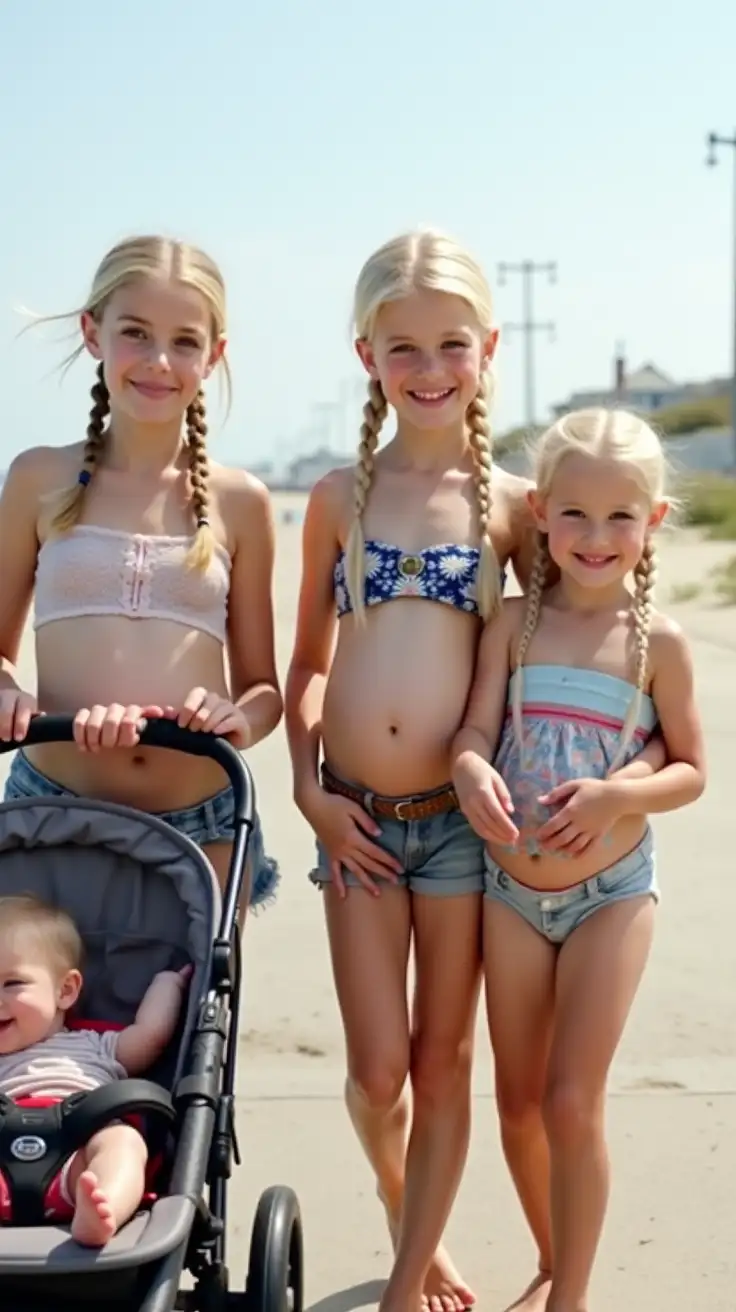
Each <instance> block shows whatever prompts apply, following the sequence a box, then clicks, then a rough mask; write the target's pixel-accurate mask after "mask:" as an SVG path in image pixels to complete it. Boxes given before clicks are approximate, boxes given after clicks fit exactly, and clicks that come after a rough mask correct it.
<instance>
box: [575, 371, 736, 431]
mask: <svg viewBox="0 0 736 1312" xmlns="http://www.w3.org/2000/svg"><path fill="white" fill-rule="evenodd" d="M729 388H730V380H729V379H725V378H712V379H710V380H709V381H707V382H700V383H678V382H675V381H674V379H672V378H670V377H669V375H668V374H666V373H664V371H663V370H662V369H660V368H658V366H657V365H655V364H652V363H650V362H648V363H646V364H643V365H642V366H641V367H640V368H639V369H634V370H633V372H632V373H627V371H626V361H625V360H624V358H623V356H621V355H618V356H616V359H615V361H614V375H613V386H612V387H603V388H596V389H590V390H586V391H581V392H572V393H571V395H570V396H568V398H567V400H565V401H561V402H560V403H559V404H557V405H554V406H552V414H553V415H554V417H555V419H559V417H560V416H561V415H565V414H568V413H569V411H570V410H582V409H585V408H586V407H587V406H598V405H602V406H615V405H623V406H626V407H627V408H628V409H630V410H636V411H638V412H639V413H641V414H656V413H657V411H658V410H663V409H664V408H665V407H666V406H671V405H680V404H682V403H683V402H689V401H691V402H697V401H707V400H712V399H713V398H714V397H720V396H727V395H728V393H729Z"/></svg>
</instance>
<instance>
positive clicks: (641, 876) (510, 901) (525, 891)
mask: <svg viewBox="0 0 736 1312" xmlns="http://www.w3.org/2000/svg"><path fill="white" fill-rule="evenodd" d="M485 863H486V877H485V895H486V897H487V898H489V899H490V900H491V901H493V902H503V904H504V906H507V907H511V909H512V911H516V912H517V913H518V914H519V915H520V916H523V918H524V920H526V922H527V924H529V925H531V927H532V929H536V931H537V933H538V934H541V935H542V937H543V938H546V939H548V940H549V942H550V943H564V941H565V939H566V938H568V937H569V936H570V934H572V932H573V930H574V929H577V927H578V925H582V923H583V921H584V920H587V919H588V917H589V916H592V915H595V913H596V911H600V909H601V907H607V906H610V904H611V903H613V902H624V901H626V900H628V899H629V898H632V897H644V896H646V895H647V894H648V895H649V896H650V897H651V898H653V899H654V901H655V902H659V899H660V893H659V886H658V884H657V874H656V867H655V860H654V842H653V837H652V831H651V829H647V832H646V833H645V835H644V837H643V838H642V840H641V842H640V843H638V844H637V846H636V847H635V848H634V849H633V851H631V852H628V853H627V854H626V856H622V857H621V860H620V861H616V863H615V864H614V865H612V866H608V868H607V869H606V870H601V872H600V874H597V875H592V876H591V878H590V879H586V880H584V881H583V883H581V884H573V885H572V887H570V888H563V889H560V890H559V891H557V892H549V891H545V890H542V889H536V888H530V887H529V886H528V885H526V884H520V883H519V882H518V880H516V879H512V878H511V875H507V873H506V871H505V870H502V869H501V867H500V866H499V865H497V864H496V862H495V861H493V860H492V859H491V857H489V856H488V854H487V853H486V856H485Z"/></svg>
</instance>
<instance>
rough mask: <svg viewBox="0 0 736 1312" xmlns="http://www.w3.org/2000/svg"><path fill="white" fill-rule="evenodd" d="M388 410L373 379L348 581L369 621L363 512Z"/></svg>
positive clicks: (356, 607) (361, 617) (360, 616)
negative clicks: (366, 609)
mask: <svg viewBox="0 0 736 1312" xmlns="http://www.w3.org/2000/svg"><path fill="white" fill-rule="evenodd" d="M387 414H388V405H387V403H386V397H385V396H384V393H383V388H382V387H381V384H380V383H379V382H377V381H376V380H375V379H371V381H370V382H369V384H368V400H367V401H366V403H365V405H364V406H363V423H362V425H361V429H360V445H359V447H358V463H357V465H356V468H355V487H354V491H353V522H352V524H351V526H350V532H349V533H348V539H347V542H346V544H345V582H346V584H347V590H348V595H349V597H350V603H351V605H352V608H353V612H354V614H355V617H356V619H357V620H358V621H359V623H364V622H365V598H364V587H365V537H364V536H363V514H364V512H365V507H366V503H367V501H368V493H369V491H370V487H371V480H372V478H373V465H374V459H373V458H374V456H375V453H376V447H377V446H378V438H379V436H380V432H381V429H382V427H383V424H384V422H385V419H386V415H387Z"/></svg>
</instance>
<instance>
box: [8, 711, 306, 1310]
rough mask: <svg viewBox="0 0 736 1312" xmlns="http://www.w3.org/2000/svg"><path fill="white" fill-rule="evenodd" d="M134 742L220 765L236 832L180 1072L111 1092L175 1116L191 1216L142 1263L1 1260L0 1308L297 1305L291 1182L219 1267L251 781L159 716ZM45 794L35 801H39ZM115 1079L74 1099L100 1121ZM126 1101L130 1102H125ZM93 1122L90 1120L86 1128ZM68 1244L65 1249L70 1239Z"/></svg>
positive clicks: (48, 722) (36, 730)
mask: <svg viewBox="0 0 736 1312" xmlns="http://www.w3.org/2000/svg"><path fill="white" fill-rule="evenodd" d="M72 724H73V722H72V718H71V717H70V716H39V717H37V718H35V719H34V720H33V721H32V723H31V727H30V729H29V732H28V735H27V737H26V739H25V742H24V743H18V742H11V743H5V742H0V753H7V752H9V751H15V750H17V749H18V748H20V747H22V746H26V745H32V744H37V743H50V742H72V741H73V730H72ZM141 745H142V746H146V747H159V748H167V749H171V750H175V751H180V752H186V753H189V754H190V755H194V756H208V757H211V758H212V759H213V760H214V761H216V762H217V763H218V764H219V765H220V766H221V767H222V769H223V770H225V771H226V773H227V775H228V777H229V779H230V782H231V784H232V787H233V794H234V809H235V820H234V824H235V838H234V843H233V850H232V857H231V861H230V868H229V872H228V881H227V888H226V892H225V896H224V901H223V905H222V912H221V919H220V924H219V930H218V932H217V936H216V938H215V941H214V945H213V951H212V955H211V970H210V977H209V981H208V984H207V987H206V989H205V990H204V991H201V992H200V997H201V999H202V1001H201V1005H200V1008H199V1014H198V1017H197V1020H196V1024H195V1025H194V1027H193V1029H192V1032H191V1035H190V1040H189V1045H188V1049H187V1052H186V1057H185V1061H184V1065H183V1069H182V1073H181V1076H180V1078H179V1079H178V1080H177V1081H176V1083H175V1085H174V1087H173V1089H172V1092H171V1093H170V1094H169V1092H168V1091H164V1090H162V1088H161V1086H160V1085H155V1084H151V1083H149V1082H148V1081H145V1080H130V1081H120V1082H119V1085H120V1090H119V1092H122V1093H123V1094H124V1093H125V1089H126V1087H127V1091H128V1094H129V1096H130V1097H131V1098H132V1099H133V1105H138V1106H140V1107H142V1108H146V1107H147V1108H148V1109H149V1110H151V1111H153V1113H154V1116H155V1115H156V1113H157V1112H158V1113H159V1116H160V1115H163V1118H164V1122H165V1124H164V1127H163V1128H164V1131H167V1130H168V1133H170V1134H172V1131H171V1123H172V1122H173V1121H174V1120H175V1121H176V1123H177V1124H176V1130H175V1132H173V1134H172V1138H173V1141H174V1146H173V1154H172V1158H171V1169H170V1172H169V1174H168V1185H167V1187H166V1188H165V1189H164V1190H163V1196H164V1197H167V1196H171V1197H172V1198H173V1197H175V1196H180V1197H181V1196H183V1197H184V1198H185V1199H188V1200H190V1201H191V1203H192V1205H193V1209H194V1210H193V1220H192V1224H191V1227H190V1228H189V1229H187V1231H186V1232H185V1233H179V1232H177V1233H176V1234H172V1237H171V1247H170V1249H169V1250H168V1251H166V1252H163V1253H162V1254H161V1256H160V1258H159V1260H158V1261H156V1262H154V1263H149V1264H147V1266H146V1268H145V1269H143V1268H140V1267H139V1268H136V1267H135V1266H131V1264H130V1261H129V1260H128V1262H127V1263H126V1264H124V1265H123V1264H121V1265H118V1264H117V1263H115V1262H114V1261H113V1262H111V1263H110V1264H108V1263H106V1262H105V1261H104V1260H101V1258H102V1257H103V1256H104V1250H102V1253H101V1254H100V1253H99V1252H98V1250H85V1249H81V1248H80V1249H78V1252H79V1261H78V1262H74V1261H73V1262H72V1263H71V1265H70V1266H69V1265H68V1266H67V1267H65V1268H64V1269H63V1270H59V1271H54V1272H53V1274H52V1273H51V1271H49V1270H47V1269H45V1268H44V1267H43V1266H41V1267H40V1269H39V1270H36V1269H35V1268H34V1269H33V1271H31V1270H24V1271H18V1272H17V1274H16V1272H15V1271H14V1270H12V1269H10V1268H8V1267H4V1266H3V1264H2V1263H0V1308H2V1312H84V1309H85V1308H86V1307H94V1308H95V1309H96V1312H97V1310H98V1309H99V1308H100V1307H101V1305H102V1304H103V1302H104V1304H105V1305H106V1306H107V1307H108V1308H109V1309H110V1312H174V1309H182V1310H183V1312H302V1307H303V1235H302V1221H301V1214H300V1209H299V1203H298V1199H297V1197H296V1195H295V1194H294V1192H293V1191H292V1190H291V1189H289V1188H287V1187H286V1186H275V1187H273V1188H271V1189H267V1190H266V1191H265V1192H264V1193H263V1194H262V1195H261V1197H260V1200H259V1203H258V1206H257V1210H256V1215H255V1220H254V1223H253V1228H252V1233H251V1244H250V1257H249V1267H248V1275H247V1281H246V1289H245V1291H244V1292H242V1293H239V1292H234V1291H231V1290H230V1289H229V1273H228V1268H227V1264H226V1225H227V1187H228V1180H229V1178H230V1175H231V1172H232V1165H233V1160H234V1161H235V1163H236V1164H238V1165H239V1164H240V1156H239V1152H238V1144H237V1138H236V1132H235V1062H236V1050H237V1038H238V1015H239V1000H240V999H239V995H240V985H241V943H240V932H239V929H238V925H237V910H238V904H239V900H240V893H241V888H242V884H243V879H244V874H245V869H246V860H247V855H248V843H249V839H250V834H251V831H252V828H253V820H254V807H255V797H254V789H253V781H252V778H251V775H250V771H249V769H248V766H247V765H246V763H245V761H244V760H243V758H242V757H241V756H240V754H239V753H238V752H237V751H236V750H235V749H234V748H233V747H232V746H231V745H230V744H229V743H228V742H227V741H225V740H224V739H223V738H219V737H217V736H215V735H212V734H204V733H193V732H191V731H189V730H185V729H181V728H179V727H178V725H176V724H174V723H173V722H171V721H167V720H159V721H156V720H152V721H150V722H149V723H148V725H147V726H146V728H145V729H144V731H143V733H142V735H141ZM45 800H47V799H43V798H41V799H38V801H39V803H40V804H43V803H44V801H45ZM92 805H96V806H101V804H98V803H94V804H92ZM111 809H112V808H111ZM115 810H116V811H117V812H119V813H120V814H124V812H129V814H130V815H131V816H132V817H135V816H140V815H141V814H142V813H139V812H134V811H132V810H131V809H130V808H120V807H117V808H115ZM172 832H173V831H172ZM116 1088H117V1086H115V1085H113V1086H106V1087H105V1088H103V1089H100V1090H95V1091H94V1092H93V1093H91V1094H89V1095H83V1099H84V1098H85V1097H86V1098H88V1099H90V1100H95V1099H97V1101H98V1103H100V1105H101V1107H102V1110H103V1114H102V1123H107V1122H108V1121H109V1120H110V1119H111V1118H112V1117H111V1108H112V1110H114V1111H115V1113H116V1115H117V1116H118V1117H119V1116H120V1113H121V1107H120V1099H119V1098H117V1099H116V1097H115V1090H116ZM75 1100H76V1103H75ZM67 1102H69V1103H72V1104H73V1107H72V1108H70V1111H71V1119H72V1120H73V1119H74V1116H75V1108H76V1107H78V1106H79V1105H80V1096H79V1095H73V1098H72V1099H68V1100H67ZM63 1106H64V1105H63V1104H62V1108H63ZM126 1106H127V1108H128V1109H129V1110H132V1105H131V1103H130V1102H128V1103H127V1104H126ZM93 1109H94V1104H93V1105H92V1107H91V1108H90V1110H93ZM60 1115H61V1113H60ZM1 1116H2V1112H0V1117H1ZM99 1124H100V1122H99V1118H98V1125H97V1128H99ZM156 1128H157V1127H156V1125H154V1127H153V1129H154V1130H155V1129H156ZM158 1128H161V1127H160V1126H159V1127H158ZM80 1141H81V1140H80ZM4 1169H5V1168H4ZM129 1224H132V1222H131V1223H129ZM3 1229H5V1227H3ZM70 1246H72V1247H75V1248H76V1246H74V1245H72V1244H71V1241H70ZM85 1255H86V1256H85ZM185 1271H186V1272H189V1273H191V1275H192V1276H193V1278H194V1288H193V1289H192V1290H186V1291H182V1290H181V1289H180V1282H181V1277H182V1274H183V1273H184V1272H185Z"/></svg>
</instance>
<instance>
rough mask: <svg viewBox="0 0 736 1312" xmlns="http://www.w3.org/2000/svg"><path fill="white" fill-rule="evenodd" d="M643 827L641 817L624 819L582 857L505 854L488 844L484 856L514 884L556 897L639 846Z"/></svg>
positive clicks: (502, 849)
mask: <svg viewBox="0 0 736 1312" xmlns="http://www.w3.org/2000/svg"><path fill="white" fill-rule="evenodd" d="M646 827H647V821H646V819H645V818H644V817H643V816H640V815H627V816H624V817H623V818H622V819H621V820H619V822H618V824H616V825H614V827H613V829H612V830H611V832H610V834H607V835H606V838H605V840H604V841H603V842H602V843H596V844H595V846H594V848H593V850H592V852H584V853H583V854H582V856H570V857H560V856H553V855H551V854H550V855H544V856H531V855H530V854H528V853H525V852H509V851H507V850H506V849H505V848H502V847H499V846H498V845H496V844H489V845H488V852H489V855H490V856H491V858H492V860H493V861H495V862H496V864H497V865H499V866H500V867H501V869H502V870H505V871H506V874H507V875H511V878H512V879H515V880H517V882H518V883H520V884H526V885H527V887H528V888H533V889H537V890H539V891H540V892H545V893H559V892H562V890H563V889H566V888H571V887H572V886H573V884H582V883H583V882H584V881H585V880H586V879H591V878H592V877H593V875H600V874H601V873H602V872H603V871H604V870H607V869H608V867H609V866H612V865H615V864H616V862H617V861H620V860H621V858H622V857H624V856H626V855H627V854H628V853H629V852H631V851H633V849H634V848H635V847H636V846H637V844H638V843H640V842H641V840H642V838H643V836H644V833H645V831H646Z"/></svg>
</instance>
